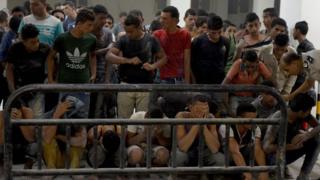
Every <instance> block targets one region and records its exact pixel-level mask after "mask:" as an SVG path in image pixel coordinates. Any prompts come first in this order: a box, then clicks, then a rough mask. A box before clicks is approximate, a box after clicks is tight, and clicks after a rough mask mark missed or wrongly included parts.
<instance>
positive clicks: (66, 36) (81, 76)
mask: <svg viewBox="0 0 320 180" xmlns="http://www.w3.org/2000/svg"><path fill="white" fill-rule="evenodd" d="M53 48H54V49H55V50H56V51H57V52H58V53H59V66H58V82H59V83H88V82H89V80H90V63H89V60H90V53H91V52H94V51H95V49H96V38H95V36H93V35H92V34H87V35H84V36H83V37H82V38H76V37H74V36H72V34H71V33H70V32H66V33H63V34H61V35H59V36H58V38H57V39H56V41H55V42H54V46H53Z"/></svg>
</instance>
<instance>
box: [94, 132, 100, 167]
mask: <svg viewBox="0 0 320 180" xmlns="http://www.w3.org/2000/svg"><path fill="white" fill-rule="evenodd" d="M98 142H99V139H98V127H97V126H94V127H93V151H94V152H95V153H94V157H93V158H94V162H93V168H94V169H97V168H98V153H97V152H98Z"/></svg>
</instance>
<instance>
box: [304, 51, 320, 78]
mask: <svg viewBox="0 0 320 180" xmlns="http://www.w3.org/2000/svg"><path fill="white" fill-rule="evenodd" d="M302 58H303V61H304V68H305V72H306V74H307V78H306V79H309V80H316V81H320V50H313V51H309V52H306V53H303V54H302Z"/></svg>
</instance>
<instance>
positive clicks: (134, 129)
mask: <svg viewBox="0 0 320 180" xmlns="http://www.w3.org/2000/svg"><path fill="white" fill-rule="evenodd" d="M145 115H146V112H145V111H140V112H136V113H134V114H132V115H131V117H130V119H144V117H145ZM160 128H161V129H162V132H163V136H164V137H166V138H170V137H171V127H170V126H169V125H161V126H160ZM127 130H128V132H130V133H138V134H140V133H143V132H144V131H145V126H144V125H128V127H127Z"/></svg>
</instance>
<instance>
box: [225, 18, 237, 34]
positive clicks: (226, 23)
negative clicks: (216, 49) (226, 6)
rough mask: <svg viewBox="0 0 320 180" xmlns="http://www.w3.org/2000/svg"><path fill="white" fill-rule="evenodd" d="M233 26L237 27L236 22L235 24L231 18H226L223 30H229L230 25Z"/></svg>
mask: <svg viewBox="0 0 320 180" xmlns="http://www.w3.org/2000/svg"><path fill="white" fill-rule="evenodd" d="M230 26H233V27H237V26H236V25H235V24H233V23H232V22H231V21H229V20H224V21H223V31H224V32H225V31H226V30H227V28H228V27H230Z"/></svg>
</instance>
